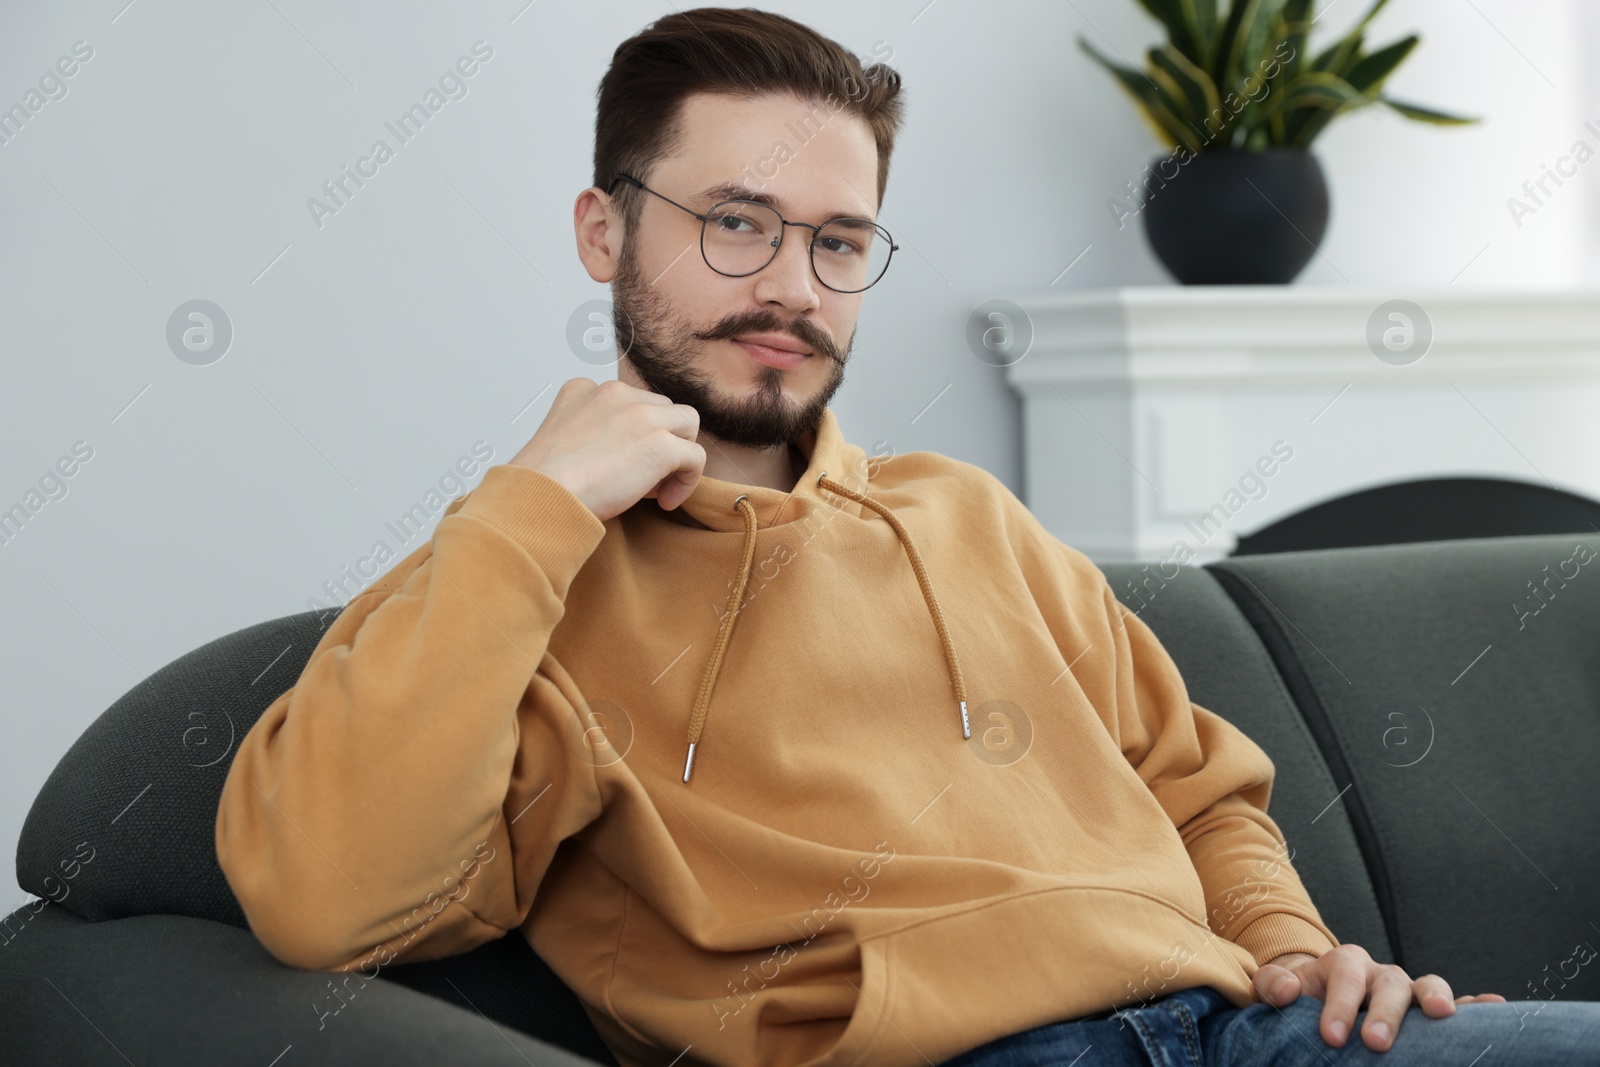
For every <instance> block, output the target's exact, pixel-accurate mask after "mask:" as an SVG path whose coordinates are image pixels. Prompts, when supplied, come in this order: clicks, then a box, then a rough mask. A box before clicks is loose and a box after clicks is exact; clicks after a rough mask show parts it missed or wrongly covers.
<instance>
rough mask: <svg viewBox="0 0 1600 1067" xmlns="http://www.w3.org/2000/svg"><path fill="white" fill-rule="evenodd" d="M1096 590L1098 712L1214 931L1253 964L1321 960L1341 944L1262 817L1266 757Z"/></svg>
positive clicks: (1137, 621) (1268, 771) (1106, 588)
mask: <svg viewBox="0 0 1600 1067" xmlns="http://www.w3.org/2000/svg"><path fill="white" fill-rule="evenodd" d="M1097 570H1098V569H1097ZM1098 585H1099V587H1100V597H1099V599H1100V602H1101V605H1102V608H1103V611H1104V612H1105V617H1106V618H1107V619H1108V620H1109V621H1108V623H1107V625H1106V630H1107V633H1108V636H1109V638H1110V640H1111V646H1112V648H1113V650H1114V667H1113V672H1114V679H1115V680H1114V682H1113V693H1114V697H1113V699H1112V700H1110V701H1108V702H1107V704H1108V706H1101V708H1100V715H1101V718H1102V719H1103V720H1104V721H1105V722H1106V727H1107V729H1108V730H1110V731H1111V733H1112V736H1113V737H1115V738H1116V739H1117V740H1118V742H1119V744H1120V746H1121V748H1122V753H1123V755H1124V756H1125V757H1126V758H1127V760H1128V762H1129V763H1130V764H1132V765H1133V767H1134V768H1135V769H1136V770H1137V771H1138V773H1139V777H1140V778H1141V779H1142V780H1143V781H1144V782H1145V784H1146V785H1148V786H1149V787H1150V792H1151V793H1152V794H1154V795H1155V797H1156V800H1157V801H1158V802H1160V804H1161V807H1162V810H1164V811H1165V812H1166V813H1167V815H1168V817H1169V818H1171V819H1172V823H1173V825H1174V826H1176V827H1177V828H1178V833H1179V836H1180V837H1182V838H1183V843H1184V847H1185V848H1186V849H1188V852H1189V858H1190V859H1191V860H1192V861H1193V862H1194V868H1195V871H1196V872H1197V873H1198V874H1199V876H1200V884H1201V886H1202V887H1203V888H1204V890H1205V899H1206V917H1207V921H1208V923H1209V925H1210V927H1211V929H1212V930H1213V931H1214V932H1216V933H1217V935H1218V936H1220V937H1224V938H1227V939H1228V940H1230V941H1233V942H1234V943H1235V944H1237V945H1239V946H1240V947H1241V948H1243V949H1244V950H1245V951H1246V952H1248V953H1250V955H1251V956H1252V957H1254V959H1255V961H1256V964H1257V965H1258V966H1259V965H1260V964H1263V963H1267V962H1269V961H1271V960H1273V959H1275V958H1277V957H1278V956H1281V955H1283V954H1284V953H1286V952H1306V953H1309V954H1311V955H1312V956H1320V955H1322V954H1323V953H1325V952H1327V951H1328V950H1329V949H1331V948H1333V947H1334V946H1335V945H1337V944H1338V943H1339V941H1338V939H1337V938H1335V937H1334V936H1333V932H1332V931H1331V930H1329V929H1328V927H1327V925H1326V924H1325V923H1324V922H1323V921H1322V916H1321V915H1320V914H1319V913H1318V911H1317V909H1316V906H1315V905H1314V904H1313V903H1312V902H1311V896H1310V894H1309V893H1307V892H1306V889H1305V886H1304V885H1303V884H1302V883H1301V881H1300V877H1299V875H1298V874H1296V873H1295V870H1294V867H1293V866H1291V865H1290V858H1291V852H1290V849H1289V847H1288V845H1287V843H1286V842H1285V840H1284V837H1283V833H1282V831H1281V830H1280V829H1279V828H1278V825H1277V823H1276V822H1275V821H1274V820H1273V819H1272V818H1271V816H1269V815H1268V814H1267V803H1268V798H1269V797H1270V796H1271V793H1272V781H1273V778H1274V775H1275V774H1276V768H1275V767H1274V766H1273V763H1272V759H1271V758H1270V757H1269V756H1268V755H1267V754H1266V752H1264V751H1263V750H1262V749H1261V747H1260V746H1259V745H1257V744H1256V743H1255V742H1254V741H1252V740H1251V739H1250V738H1249V736H1247V735H1246V734H1245V733H1244V732H1243V731H1242V730H1240V729H1239V728H1238V727H1237V726H1234V725H1233V724H1232V723H1230V722H1228V721H1227V720H1226V719H1224V718H1223V717H1222V716H1220V715H1218V714H1216V713H1215V712H1212V711H1210V710H1208V709H1206V708H1203V707H1201V706H1200V705H1199V704H1195V703H1193V702H1192V701H1190V700H1189V696H1188V692H1187V689H1186V687H1185V685H1184V682H1183V678H1182V677H1181V675H1180V674H1179V672H1178V668H1177V665H1176V664H1175V663H1173V661H1172V657H1171V656H1170V655H1168V653H1167V650H1166V649H1165V648H1163V647H1162V645H1161V643H1160V641H1158V640H1157V639H1156V635H1155V634H1154V632H1152V631H1151V629H1150V627H1149V626H1148V625H1147V624H1146V623H1145V621H1144V620H1143V619H1141V618H1139V616H1137V615H1135V614H1133V613H1132V612H1130V611H1128V610H1127V609H1126V608H1124V607H1123V606H1122V604H1121V603H1120V602H1119V601H1118V600H1117V598H1116V594H1115V593H1113V592H1112V590H1111V586H1110V584H1109V583H1108V582H1107V581H1106V580H1105V576H1104V575H1103V574H1101V575H1099V583H1098Z"/></svg>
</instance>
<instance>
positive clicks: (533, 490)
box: [456, 463, 606, 600]
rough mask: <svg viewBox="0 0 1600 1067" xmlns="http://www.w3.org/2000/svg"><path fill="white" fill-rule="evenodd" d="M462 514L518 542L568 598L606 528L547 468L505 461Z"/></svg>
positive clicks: (470, 498) (557, 590) (492, 469)
mask: <svg viewBox="0 0 1600 1067" xmlns="http://www.w3.org/2000/svg"><path fill="white" fill-rule="evenodd" d="M456 515H457V516H462V515H464V516H467V517H469V518H473V519H476V520H478V521H480V522H486V523H488V524H489V525H490V526H493V527H494V528H495V529H496V530H498V531H499V532H500V533H502V534H504V535H505V536H507V537H509V538H510V539H511V540H513V541H515V542H516V543H517V544H518V545H519V546H521V548H522V549H523V551H525V552H527V553H528V555H529V556H531V557H532V558H533V562H534V563H535V564H536V565H537V566H538V568H539V569H540V570H541V571H542V572H543V573H544V575H545V577H546V578H547V579H548V580H549V582H550V586H551V589H552V590H553V591H554V592H555V594H556V596H557V597H559V598H560V599H562V600H565V599H566V597H567V587H568V586H569V585H570V584H571V583H572V579H573V578H574V577H575V576H576V575H577V573H578V571H579V570H581V569H582V568H583V565H584V563H586V562H587V561H588V559H589V557H590V556H591V555H593V554H594V550H595V548H596V547H598V546H599V544H600V541H601V539H602V538H603V537H605V532H606V526H605V523H603V522H601V521H600V518H599V516H597V515H596V514H595V513H594V512H592V511H590V510H589V507H588V505H586V504H585V503H584V502H583V501H581V500H579V499H578V498H577V497H576V496H575V495H573V493H572V491H571V490H569V489H568V488H567V487H566V486H564V485H562V484H561V483H560V482H558V481H556V480H555V479H554V478H551V477H550V476H549V475H547V474H545V473H544V472H543V471H536V470H534V469H533V468H532V467H521V466H515V465H513V464H509V463H502V464H500V465H498V466H494V467H490V468H489V469H488V470H487V471H485V472H484V475H483V480H482V481H481V482H479V483H478V487H477V488H476V489H474V490H473V491H472V492H470V493H468V494H467V495H466V497H464V498H463V500H462V503H461V508H460V510H459V511H458V512H456Z"/></svg>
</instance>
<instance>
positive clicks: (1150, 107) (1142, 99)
mask: <svg viewBox="0 0 1600 1067" xmlns="http://www.w3.org/2000/svg"><path fill="white" fill-rule="evenodd" d="M1078 47H1079V48H1081V49H1083V50H1084V51H1085V52H1087V53H1088V54H1089V55H1090V56H1091V57H1093V58H1094V59H1095V61H1096V62H1098V63H1099V64H1100V65H1101V66H1103V67H1105V68H1106V69H1107V70H1108V71H1110V72H1111V74H1112V76H1114V77H1115V78H1116V79H1117V84H1119V85H1121V86H1122V88H1123V90H1124V91H1126V92H1127V94H1128V95H1129V96H1131V97H1133V101H1134V103H1135V104H1137V105H1138V109H1139V114H1140V116H1141V117H1142V118H1143V119H1144V120H1145V122H1146V123H1147V124H1148V125H1149V127H1150V132H1151V133H1153V134H1155V136H1156V139H1157V140H1158V141H1160V142H1161V143H1162V144H1165V145H1166V146H1167V147H1168V148H1175V147H1177V145H1178V143H1179V142H1181V141H1183V140H1184V134H1183V131H1184V129H1185V127H1184V125H1183V122H1182V121H1181V120H1180V119H1178V118H1177V117H1176V116H1174V115H1172V114H1170V112H1169V111H1168V110H1167V108H1166V107H1165V106H1164V105H1162V104H1161V103H1160V101H1159V100H1157V99H1156V96H1157V92H1158V90H1157V88H1156V85H1155V82H1153V81H1151V80H1150V77H1149V75H1147V74H1145V73H1144V72H1143V71H1141V70H1135V69H1134V68H1132V67H1125V66H1123V65H1122V64H1120V63H1117V62H1115V61H1114V60H1111V59H1109V58H1107V57H1106V56H1104V55H1102V54H1101V53H1100V52H1099V50H1097V49H1096V48H1095V47H1094V45H1092V44H1090V43H1089V42H1088V40H1086V39H1085V38H1084V37H1083V35H1081V34H1080V35H1079V36H1078Z"/></svg>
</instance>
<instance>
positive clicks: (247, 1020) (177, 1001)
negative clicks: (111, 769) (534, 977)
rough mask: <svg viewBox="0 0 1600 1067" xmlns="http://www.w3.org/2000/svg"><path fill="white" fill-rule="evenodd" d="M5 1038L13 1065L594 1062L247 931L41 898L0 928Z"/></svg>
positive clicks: (0, 1018) (561, 1066)
mask: <svg viewBox="0 0 1600 1067" xmlns="http://www.w3.org/2000/svg"><path fill="white" fill-rule="evenodd" d="M0 1003H3V1004H4V1005H5V1010H4V1011H3V1012H0V1048H4V1049H7V1050H8V1052H7V1056H6V1058H7V1059H8V1061H10V1062H15V1063H74V1064H102V1063H103V1064H108V1065H110V1064H115V1065H126V1064H127V1063H128V1062H129V1061H132V1062H134V1063H137V1064H140V1065H141V1067H147V1065H155V1064H177V1065H188V1064H195V1063H208V1064H209V1063H217V1064H227V1063H240V1064H251V1065H253V1067H265V1065H268V1064H278V1065H280V1067H298V1065H301V1064H307V1063H329V1064H335V1063H336V1064H367V1063H370V1064H382V1065H385V1067H392V1065H399V1064H419V1065H421V1064H428V1065H430V1067H431V1065H437V1064H440V1063H472V1064H506V1065H508V1067H527V1065H528V1064H535V1065H537V1067H594V1061H592V1060H587V1059H583V1058H581V1057H578V1056H575V1055H573V1054H571V1053H569V1052H566V1051H564V1050H562V1049H558V1048H556V1047H555V1046H553V1045H547V1044H544V1043H543V1042H541V1041H537V1040H535V1039H534V1038H532V1037H529V1036H527V1035H526V1034H523V1033H521V1032H520V1031H517V1030H514V1029H511V1028H510V1027H506V1026H497V1025H496V1024H494V1023H492V1022H490V1021H489V1020H488V1019H487V1018H486V1017H484V1016H482V1015H479V1014H476V1013H474V1012H472V1011H468V1010H466V1009H463V1008H458V1007H456V1006H454V1005H452V1004H448V1003H446V1002H444V1001H443V1000H440V999H438V998H437V997H432V996H428V995H426V994H423V993H418V992H414V991H413V990H411V989H408V988H406V987H404V986H401V985H398V984H396V983H394V982H390V981H384V980H377V979H374V980H363V979H362V978H361V977H360V976H359V975H351V974H346V975H335V974H330V973H325V972H320V971H305V970H298V969H295V968H292V967H286V966H284V965H283V964H281V963H279V962H278V961H277V960H275V959H273V958H272V956H271V955H270V954H269V953H268V952H267V951H266V949H264V948H262V947H261V944H260V942H258V941H257V940H256V939H255V937H254V936H252V935H251V934H250V932H249V931H248V930H240V929H237V928H234V927H231V926H227V925H225V924H223V923H218V922H212V921H210V920H207V919H195V918H189V917H185V916H177V915H142V916H134V917H130V918H125V919H114V920H109V921H106V922H95V923H91V922H86V921H85V920H83V919H80V918H78V917H77V916H75V915H73V914H71V913H69V912H67V911H66V910H65V909H64V908H61V907H60V906H58V905H54V904H50V903H48V902H42V901H35V902H34V903H33V904H31V905H27V906H24V907H23V908H20V909H18V910H17V911H16V912H15V913H13V914H12V915H11V916H9V917H7V918H6V919H5V920H4V921H3V931H0Z"/></svg>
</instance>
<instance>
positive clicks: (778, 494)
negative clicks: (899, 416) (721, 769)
mask: <svg viewBox="0 0 1600 1067" xmlns="http://www.w3.org/2000/svg"><path fill="white" fill-rule="evenodd" d="M796 446H797V447H798V448H799V449H800V451H801V452H802V453H803V454H804V455H805V456H806V458H807V465H806V469H805V472H804V473H803V474H801V475H800V479H799V481H797V482H796V483H795V485H794V488H793V489H792V490H790V491H788V492H784V491H783V490H781V489H769V488H767V487H765V486H759V485H743V484H740V483H738V482H729V481H724V480H722V479H720V478H705V477H702V478H701V479H700V481H699V482H698V483H696V485H695V488H694V491H693V492H692V493H690V494H689V496H688V498H687V499H686V500H684V502H683V503H682V504H680V505H679V510H680V511H682V512H683V513H685V514H686V515H688V516H689V517H690V518H692V519H694V520H695V521H696V522H698V523H700V524H701V525H702V526H705V527H707V528H709V529H710V530H714V531H718V532H731V531H738V532H740V533H741V534H742V535H743V536H742V538H741V541H740V548H739V553H738V555H737V556H734V557H732V558H730V560H729V562H728V565H729V568H730V569H731V570H733V571H734V573H735V578H734V582H733V592H732V593H730V594H729V597H728V606H727V609H726V610H725V611H724V612H723V613H722V623H721V625H720V626H719V627H718V628H717V638H716V641H715V643H714V644H713V645H712V647H711V654H710V656H708V657H707V659H706V663H705V667H704V669H703V672H702V674H701V676H700V687H699V690H698V693H697V695H696V697H695V702H694V707H693V708H692V709H691V710H690V712H689V726H688V740H687V744H688V750H687V752H686V753H685V755H684V762H683V781H684V782H685V783H686V784H687V783H688V781H689V776H690V774H692V773H693V771H694V761H695V750H696V748H697V747H698V746H699V744H700V735H701V732H702V731H703V730H704V729H705V724H706V718H707V716H708V715H709V714H710V710H711V701H712V697H713V696H714V694H715V692H716V687H717V675H718V674H719V673H720V672H721V670H722V660H723V656H724V654H725V653H726V652H727V650H728V646H729V644H730V643H731V642H732V640H733V634H734V628H735V626H736V624H737V622H738V618H739V610H740V607H741V606H742V605H743V603H744V594H745V588H746V587H747V586H748V584H749V581H750V569H751V563H752V561H753V560H754V558H755V550H756V534H757V533H758V532H759V531H760V530H762V529H766V528H768V527H771V526H776V525H781V524H783V523H788V522H794V521H796V520H798V519H799V518H801V517H802V516H803V515H805V514H806V513H807V511H809V510H810V509H813V508H822V507H827V508H838V509H840V510H842V511H845V512H847V513H848V514H851V515H854V516H856V517H858V518H860V517H863V516H865V515H866V514H867V513H868V512H869V511H870V512H874V513H876V514H877V515H879V516H881V517H882V519H883V521H884V522H886V523H888V524H889V525H890V527H892V528H893V530H894V532H895V536H896V537H898V538H899V540H900V546H901V548H902V549H903V550H904V554H905V556H906V559H907V561H908V563H909V567H908V568H907V569H908V570H909V572H910V573H909V574H908V575H907V577H908V578H914V579H915V580H916V582H917V585H918V587H919V588H920V590H921V592H922V600H923V603H924V604H926V605H927V608H928V617H929V620H930V621H931V623H932V625H933V628H934V630H935V631H937V633H938V635H939V644H940V646H941V647H942V648H943V650H944V659H945V666H946V670H947V672H948V675H949V678H950V688H951V693H952V698H953V700H954V701H955V704H956V710H957V711H958V712H959V713H960V717H961V736H962V737H963V738H970V737H971V736H972V726H971V722H970V721H969V719H968V717H967V690H966V684H965V682H964V680H963V678H962V675H961V663H960V661H959V660H958V659H957V658H956V650H955V646H954V644H953V642H952V641H951V639H950V631H949V628H948V627H947V626H946V625H945V620H944V612H943V611H942V610H941V609H940V607H939V600H938V598H937V597H936V596H935V595H934V591H933V581H932V579H931V578H930V577H929V576H928V569H927V567H926V565H924V563H923V561H922V555H921V554H920V553H919V552H918V551H917V546H916V545H915V544H914V543H913V542H912V540H911V533H910V531H909V530H907V529H906V527H905V524H904V523H902V522H901V521H900V519H899V518H898V517H896V516H895V514H894V512H892V511H890V510H889V508H888V507H887V506H885V505H884V504H883V503H881V502H880V501H878V500H875V499H873V498H872V497H871V496H869V495H868V493H867V490H868V489H869V488H870V484H869V483H870V480H871V476H872V474H873V473H874V471H873V468H872V467H871V466H869V464H868V463H867V457H866V453H865V452H864V451H863V450H862V449H861V448H860V446H858V445H853V444H851V443H849V442H848V441H846V440H845V439H844V435H843V432H842V431H841V430H840V428H839V422H838V419H837V418H835V416H834V414H833V409H832V408H825V409H824V410H823V416H822V421H821V422H820V423H818V425H817V428H816V429H815V430H812V431H811V432H809V433H807V434H806V435H805V436H804V437H802V438H801V439H800V440H799V441H797V442H796ZM658 510H659V507H658Z"/></svg>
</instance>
